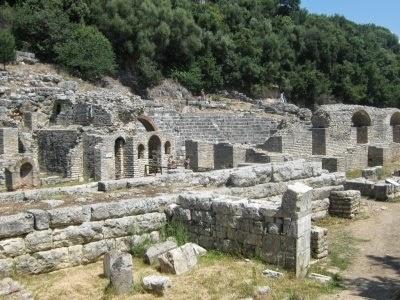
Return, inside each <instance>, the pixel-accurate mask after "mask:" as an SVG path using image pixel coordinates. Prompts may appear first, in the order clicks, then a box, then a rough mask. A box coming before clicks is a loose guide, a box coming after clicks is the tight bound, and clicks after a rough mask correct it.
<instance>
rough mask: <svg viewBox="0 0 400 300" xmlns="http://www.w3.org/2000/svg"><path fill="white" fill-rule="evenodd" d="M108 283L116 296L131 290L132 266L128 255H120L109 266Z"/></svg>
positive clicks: (130, 257)
mask: <svg viewBox="0 0 400 300" xmlns="http://www.w3.org/2000/svg"><path fill="white" fill-rule="evenodd" d="M110 283H111V286H112V288H113V289H114V291H115V293H116V294H118V295H121V294H127V293H130V292H131V291H132V288H133V264H132V256H131V255H130V254H129V253H121V254H120V255H118V256H117V257H116V258H115V259H114V260H113V263H112V264H111V268H110Z"/></svg>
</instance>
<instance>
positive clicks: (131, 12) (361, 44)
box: [6, 0, 400, 107]
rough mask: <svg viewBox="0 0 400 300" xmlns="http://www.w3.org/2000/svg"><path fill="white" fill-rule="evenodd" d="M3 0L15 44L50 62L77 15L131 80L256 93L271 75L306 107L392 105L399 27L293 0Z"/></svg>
mask: <svg viewBox="0 0 400 300" xmlns="http://www.w3.org/2000/svg"><path fill="white" fill-rule="evenodd" d="M6 2H7V1H6ZM8 2H9V4H8V5H10V6H11V8H12V10H13V13H14V14H15V17H14V18H11V19H12V20H13V21H11V22H12V24H11V28H12V30H13V33H14V35H15V37H16V42H17V45H18V47H19V48H21V49H24V50H31V51H34V52H35V53H36V54H37V55H38V57H40V58H41V59H42V60H45V61H50V62H53V61H56V60H57V55H58V54H57V51H56V49H57V47H59V46H58V45H60V44H63V43H65V41H66V40H67V39H68V37H69V36H70V34H71V32H73V31H74V30H75V29H74V28H75V26H76V25H77V24H80V26H83V25H86V26H92V27H95V28H97V30H99V31H100V32H101V33H102V34H103V35H104V36H105V37H106V38H107V39H108V40H109V41H110V42H111V45H112V47H113V50H114V52H115V55H116V59H117V64H118V67H119V70H121V71H124V72H127V71H128V72H129V73H131V74H132V75H134V76H132V77H133V78H136V82H134V84H135V85H136V86H137V87H147V86H150V85H153V84H156V83H158V82H159V80H160V79H161V78H163V77H172V78H175V79H177V80H179V81H180V82H181V83H182V84H184V85H185V86H186V87H188V88H189V89H191V90H192V91H194V92H198V91H200V90H201V89H202V88H204V89H206V90H208V91H216V90H220V89H236V90H240V91H243V92H246V93H249V94H251V95H252V96H254V97H262V96H263V95H264V94H265V91H268V90H269V89H270V88H271V87H272V86H276V85H278V86H279V88H280V89H281V91H283V92H285V94H286V96H287V98H289V99H290V100H291V101H293V102H295V103H297V104H300V105H304V106H307V107H314V106H315V104H320V103H327V102H331V101H337V102H344V103H356V104H366V105H375V106H397V107H400V46H399V40H398V37H397V36H396V35H394V34H392V33H391V32H390V31H389V30H388V29H385V28H382V27H378V26H375V25H358V24H355V23H353V22H351V21H349V20H347V19H345V18H344V17H342V16H333V17H327V16H319V15H315V14H311V13H309V12H307V11H306V10H304V9H302V8H301V3H300V0H213V1H211V0H209V1H206V2H205V3H204V4H202V3H201V1H194V0H113V1H108V0H80V1H72V0H24V1H23V0H21V1H17V2H16V3H14V2H15V1H8ZM64 64H65V63H64Z"/></svg>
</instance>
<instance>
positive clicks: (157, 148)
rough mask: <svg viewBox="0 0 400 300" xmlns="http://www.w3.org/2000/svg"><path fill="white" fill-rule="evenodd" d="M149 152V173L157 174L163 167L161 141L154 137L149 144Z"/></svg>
mask: <svg viewBox="0 0 400 300" xmlns="http://www.w3.org/2000/svg"><path fill="white" fill-rule="evenodd" d="M148 151H149V165H150V167H149V173H153V174H154V173H157V172H158V170H159V167H160V166H161V139H160V138H159V137H158V136H157V135H152V136H151V137H150V139H149V143H148Z"/></svg>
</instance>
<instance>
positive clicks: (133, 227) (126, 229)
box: [103, 213, 166, 238]
mask: <svg viewBox="0 0 400 300" xmlns="http://www.w3.org/2000/svg"><path fill="white" fill-rule="evenodd" d="M165 222H166V216H165V214H164V213H149V214H144V215H138V216H130V217H123V218H119V219H109V220H106V221H105V222H104V227H103V234H104V238H112V237H121V236H126V235H130V234H138V233H143V232H151V231H154V230H158V229H160V228H161V227H162V226H163V225H164V224H165Z"/></svg>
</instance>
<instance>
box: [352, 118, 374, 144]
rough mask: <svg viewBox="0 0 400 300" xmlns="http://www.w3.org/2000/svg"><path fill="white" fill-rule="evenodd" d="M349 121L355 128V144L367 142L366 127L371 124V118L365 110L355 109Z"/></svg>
mask: <svg viewBox="0 0 400 300" xmlns="http://www.w3.org/2000/svg"><path fill="white" fill-rule="evenodd" d="M351 122H352V125H353V127H355V128H356V135H357V144H368V127H369V126H371V118H370V116H369V114H368V113H367V112H366V111H365V110H359V111H356V112H355V113H354V114H353V116H352V118H351Z"/></svg>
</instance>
